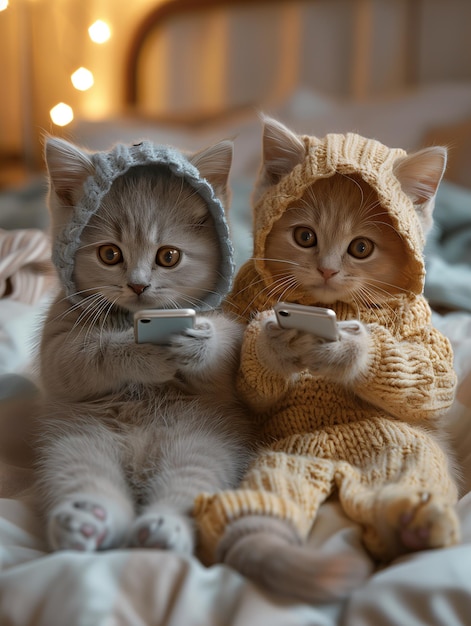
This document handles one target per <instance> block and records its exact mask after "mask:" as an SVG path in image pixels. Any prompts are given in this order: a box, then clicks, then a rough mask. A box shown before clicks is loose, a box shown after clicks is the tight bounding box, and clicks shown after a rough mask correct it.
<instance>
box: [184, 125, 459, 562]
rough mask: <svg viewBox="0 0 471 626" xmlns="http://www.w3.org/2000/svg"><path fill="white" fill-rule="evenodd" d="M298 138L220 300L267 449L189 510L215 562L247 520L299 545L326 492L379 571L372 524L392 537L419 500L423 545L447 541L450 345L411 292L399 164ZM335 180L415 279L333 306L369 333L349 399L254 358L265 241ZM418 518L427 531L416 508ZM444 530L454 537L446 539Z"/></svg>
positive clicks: (387, 156) (381, 552)
mask: <svg viewBox="0 0 471 626" xmlns="http://www.w3.org/2000/svg"><path fill="white" fill-rule="evenodd" d="M303 141H304V143H305V146H306V158H305V160H304V162H303V163H301V164H300V165H298V166H296V167H295V168H294V169H293V171H292V172H291V173H290V174H288V175H286V176H285V177H284V178H283V179H282V180H281V181H280V182H279V183H278V184H277V185H274V186H272V187H270V188H269V189H267V190H266V192H265V193H264V194H263V195H262V197H261V198H260V199H259V201H258V202H257V204H256V206H255V207H254V255H253V256H254V259H256V260H249V261H247V263H246V264H245V265H244V266H243V267H242V268H241V270H240V271H239V273H238V275H237V277H236V280H235V284H234V288H233V290H232V292H231V294H230V295H229V297H228V299H227V308H228V310H230V311H232V312H235V313H236V314H238V315H239V316H241V317H242V318H244V319H245V320H246V321H247V323H248V325H247V330H246V332H245V338H244V344H243V349H242V357H241V367H240V372H239V377H238V381H237V384H238V389H239V392H240V394H241V396H242V397H243V399H244V400H245V401H246V402H247V403H248V405H249V406H250V407H251V409H252V410H253V411H254V413H255V415H256V416H257V419H258V422H259V425H260V428H261V431H262V438H263V440H264V441H265V444H266V445H265V447H264V448H263V450H262V451H261V452H260V454H259V456H258V458H257V459H256V460H255V462H254V463H253V465H252V467H251V469H250V470H249V472H248V474H247V476H246V477H245V479H244V481H243V483H242V485H241V488H240V489H239V490H237V491H232V492H222V493H220V494H215V495H210V494H206V495H202V496H201V497H200V498H199V499H198V501H197V503H196V515H197V518H198V520H199V523H200V526H201V539H202V544H203V546H204V550H205V551H206V552H207V551H209V552H211V551H212V552H213V553H215V552H216V551H217V545H218V543H219V542H220V540H221V537H222V536H223V534H224V530H225V528H226V527H227V525H228V524H231V523H232V522H234V521H236V520H238V519H239V518H241V517H243V516H246V515H251V514H253V515H267V516H274V517H278V518H281V519H284V520H286V521H287V522H288V523H289V524H290V525H291V526H292V527H294V528H295V529H296V531H297V533H298V535H299V537H300V539H301V540H304V539H306V537H307V535H308V533H309V532H310V529H311V527H312V524H313V522H314V520H315V517H316V514H317V511H318V507H319V506H320V505H321V504H322V502H324V501H325V500H326V498H327V497H329V496H330V495H331V494H332V493H333V492H334V491H335V490H336V491H338V494H339V499H340V502H341V505H342V506H343V509H344V511H345V512H346V514H347V515H348V516H349V517H350V518H351V519H353V520H355V521H357V522H359V523H360V524H361V525H362V526H363V529H364V541H365V544H366V545H367V547H368V549H369V550H370V552H371V554H372V555H373V556H374V557H375V558H378V559H381V560H389V559H390V558H393V557H394V556H396V555H397V553H398V552H400V550H401V547H400V546H398V545H397V542H396V541H395V538H393V539H391V538H390V537H387V536H386V535H387V533H386V535H385V534H384V533H382V532H379V529H378V527H379V525H380V524H379V521H380V520H382V518H384V519H386V518H387V519H388V523H389V524H390V526H391V528H394V527H396V531H398V526H399V524H400V519H401V516H402V515H403V514H404V513H408V512H413V511H415V510H416V509H417V510H418V508H419V507H420V502H421V497H422V496H423V494H424V493H429V494H432V499H435V500H434V503H435V502H436V505H435V504H434V505H433V506H435V508H436V509H439V510H440V511H441V513H440V514H438V515H437V517H440V515H442V517H443V519H445V520H447V521H444V522H443V525H441V524H440V523H437V524H436V528H435V527H434V528H433V531H431V540H430V541H431V545H432V546H433V545H436V546H439V545H445V544H446V543H447V542H448V541H449V542H450V543H453V542H455V541H456V540H457V536H458V534H457V531H456V532H455V530H456V528H455V526H456V523H457V520H456V518H455V515H454V512H453V507H454V504H455V502H456V499H457V490H456V486H455V484H454V481H453V479H452V477H451V475H450V471H449V462H448V459H447V457H446V454H445V453H444V452H443V450H442V448H441V447H440V445H439V444H438V443H437V440H436V438H435V437H434V436H433V435H432V434H430V433H431V432H432V431H433V428H434V427H435V425H436V421H437V420H438V419H439V418H440V417H441V416H442V415H443V414H444V413H445V411H446V410H447V408H448V407H449V406H450V405H451V403H452V401H453V397H454V389H455V385H456V376H455V373H454V370H453V354H452V350H451V346H450V342H449V341H448V339H447V338H445V337H444V336H443V335H441V333H440V332H439V331H438V330H436V329H435V328H434V327H433V326H432V322H431V311H430V308H429V305H428V303H427V302H426V300H425V299H424V297H423V295H422V290H423V282H424V273H425V272H424V262H423V257H422V249H423V246H424V236H423V233H422V229H421V226H420V222H419V220H418V218H417V215H416V212H415V208H414V206H413V204H412V201H411V200H410V199H409V197H408V196H407V195H406V194H405V193H404V192H403V190H402V188H401V186H400V183H399V181H398V180H397V178H396V177H395V176H394V173H393V164H394V162H395V161H396V159H398V158H401V157H403V156H405V155H406V153H405V152H404V151H402V150H397V149H389V148H387V147H386V146H383V145H382V144H380V143H379V142H377V141H374V140H369V139H365V138H363V137H360V136H359V135H355V134H347V135H327V137H325V138H324V139H317V138H315V137H303ZM337 172H338V173H342V174H357V175H360V176H361V177H362V178H363V180H365V181H366V182H367V183H368V184H369V185H370V186H371V187H372V188H373V189H374V190H375V191H376V192H377V194H378V196H379V198H380V200H381V203H382V206H383V208H384V209H386V210H387V211H388V213H389V215H390V216H391V219H392V220H393V224H394V226H395V227H396V228H397V230H398V231H399V232H400V233H401V234H402V236H403V238H404V240H405V242H406V245H407V257H406V258H405V260H404V262H405V263H408V264H409V265H410V266H411V267H412V268H413V272H411V274H412V276H413V277H414V278H413V279H412V281H411V284H410V285H408V291H407V292H405V293H403V294H401V295H398V296H391V297H390V298H389V299H388V300H387V301H386V302H384V303H382V305H381V306H379V307H378V308H376V307H371V308H368V307H366V306H363V307H361V306H355V307H353V306H351V305H349V304H347V303H344V302H337V303H335V304H334V305H332V308H333V309H334V310H335V312H336V314H337V318H338V319H339V320H348V319H359V320H360V321H361V322H362V323H363V324H365V325H367V327H368V330H369V333H370V336H371V344H372V346H373V347H372V353H371V355H370V357H371V358H370V364H369V369H368V371H367V372H366V374H365V375H364V376H363V377H362V379H361V380H359V381H358V382H357V383H356V385H355V387H354V389H351V388H346V387H345V386H343V385H340V384H338V383H337V382H335V381H332V380H329V379H327V378H325V377H322V376H318V375H315V374H313V373H311V372H309V371H304V372H302V373H301V374H300V375H299V376H297V377H296V380H295V381H294V380H293V379H291V378H287V377H284V376H283V375H282V374H280V373H276V372H274V371H272V370H270V369H269V368H267V367H265V366H264V365H263V364H262V363H261V362H260V361H259V359H258V341H259V337H260V335H261V329H262V325H263V322H264V320H265V319H266V318H267V316H271V315H272V313H273V312H272V306H273V305H274V304H275V302H276V301H277V297H276V295H271V296H270V295H267V294H272V293H273V290H271V289H270V288H269V286H270V285H271V284H272V281H273V279H272V278H271V276H270V275H269V273H268V272H267V270H266V268H265V263H264V261H263V259H264V258H265V256H266V254H265V242H266V237H267V234H268V233H269V232H270V230H271V228H272V226H273V224H274V223H275V222H276V221H277V220H278V219H279V218H280V217H281V216H282V215H283V213H284V211H285V210H286V209H287V207H288V206H290V205H292V203H293V201H295V200H297V199H299V198H301V196H302V195H303V193H304V191H305V189H306V187H307V186H308V185H311V184H312V183H313V182H315V181H316V180H318V179H320V178H325V177H329V176H332V175H333V174H335V173H337ZM294 300H295V301H296V302H298V303H300V304H308V305H316V304H317V305H320V306H325V305H323V304H322V303H318V302H315V301H313V298H312V296H311V295H310V294H309V293H306V292H301V293H300V292H299V291H298V292H296V296H295V298H294ZM329 306H330V305H329ZM429 429H430V430H429ZM427 506H428V505H427ZM430 506H431V505H430ZM421 510H422V509H421ZM434 511H435V509H434ZM423 513H424V518H425V521H424V522H423V524H424V525H428V521H427V515H426V514H427V507H425V506H424V507H423ZM433 515H434V514H432V513H430V516H431V517H433ZM388 516H389V517H388ZM434 519H436V518H434ZM443 527H447V528H448V530H444V528H443ZM450 529H451V530H450ZM448 532H449V534H450V536H452V537H453V538H452V539H450V538H449V537H448V538H444V535H447V533H448ZM432 535H433V538H432Z"/></svg>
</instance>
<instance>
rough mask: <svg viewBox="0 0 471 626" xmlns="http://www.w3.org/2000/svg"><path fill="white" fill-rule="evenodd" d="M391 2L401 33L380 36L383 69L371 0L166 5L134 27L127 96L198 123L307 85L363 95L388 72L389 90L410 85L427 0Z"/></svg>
mask: <svg viewBox="0 0 471 626" xmlns="http://www.w3.org/2000/svg"><path fill="white" fill-rule="evenodd" d="M381 4H384V3H381ZM389 4H391V3H390V2H389ZM394 5H395V8H394V9H393V16H392V17H391V16H390V15H387V16H386V18H385V19H387V20H389V21H390V22H391V24H392V25H393V28H394V29H395V31H397V32H395V33H394V36H391V37H390V38H389V39H387V40H386V41H382V42H381V46H382V52H381V57H382V58H381V69H380V71H378V68H377V67H376V64H375V55H374V50H373V48H374V46H375V45H376V44H375V20H376V19H377V17H378V10H377V9H378V6H377V5H376V3H375V2H374V0H170V1H165V2H163V3H159V5H158V6H157V7H156V8H155V9H153V10H152V11H151V12H150V13H149V14H148V15H147V16H146V17H145V18H144V19H143V20H142V22H141V23H140V25H139V26H138V28H137V29H136V31H135V33H134V35H133V38H132V41H131V45H130V48H129V54H128V60H127V65H126V75H125V102H126V104H127V106H128V108H129V110H133V111H137V112H138V113H139V114H140V115H144V116H149V117H152V118H158V119H159V120H165V121H170V122H172V121H175V122H190V123H197V122H202V121H207V120H209V119H215V118H217V117H218V116H220V115H227V114H228V112H231V111H234V112H237V111H240V110H243V109H245V108H247V107H251V108H254V107H255V108H260V107H267V106H268V107H270V106H271V105H273V104H275V103H276V102H277V101H280V100H281V99H282V98H283V97H284V96H286V95H287V94H289V93H290V92H292V91H293V90H294V89H296V88H297V87H299V86H300V85H301V86H305V87H313V88H315V89H317V90H319V91H320V92H322V93H328V94H333V95H336V96H345V97H349V98H353V99H355V100H361V99H362V98H365V97H366V96H368V95H370V93H373V92H377V91H379V90H381V89H383V88H385V85H384V84H383V83H384V80H385V79H384V76H387V77H388V80H389V83H391V81H392V84H388V85H387V88H388V89H391V87H393V88H395V87H397V86H398V85H400V86H401V87H403V86H404V85H409V84H412V83H414V82H415V80H416V74H417V72H416V64H417V58H418V52H417V32H418V20H419V19H420V16H419V5H420V2H419V1H418V0H402V1H401V2H399V3H397V4H396V3H394ZM390 8H391V7H390ZM383 9H384V7H383ZM383 18H384V16H383ZM398 33H399V34H400V36H399V35H398ZM376 43H377V42H376ZM388 68H392V69H390V71H388Z"/></svg>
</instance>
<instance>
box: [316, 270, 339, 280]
mask: <svg viewBox="0 0 471 626" xmlns="http://www.w3.org/2000/svg"><path fill="white" fill-rule="evenodd" d="M317 271H318V272H319V274H321V275H322V277H323V278H324V279H325V280H329V278H332V276H335V274H338V270H331V269H329V268H328V267H318V268H317Z"/></svg>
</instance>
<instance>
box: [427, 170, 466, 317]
mask: <svg viewBox="0 0 471 626" xmlns="http://www.w3.org/2000/svg"><path fill="white" fill-rule="evenodd" d="M433 217H434V227H433V229H432V231H431V232H430V234H429V236H428V238H427V245H426V247H425V262H426V270H427V274H426V277H425V290H424V293H425V296H426V298H427V299H428V301H429V302H430V305H431V306H432V307H433V308H434V309H436V310H445V311H446V310H456V309H461V310H465V311H471V191H470V190H469V189H465V188H464V187H460V186H458V185H454V184H453V183H450V182H448V181H443V182H442V184H441V185H440V188H439V190H438V193H437V199H436V204H435V211H434V214H433Z"/></svg>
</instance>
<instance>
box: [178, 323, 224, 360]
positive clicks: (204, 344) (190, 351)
mask: <svg viewBox="0 0 471 626" xmlns="http://www.w3.org/2000/svg"><path fill="white" fill-rule="evenodd" d="M213 339H215V332H214V327H213V324H212V323H211V321H210V320H209V319H207V318H205V317H198V318H197V321H196V323H195V326H194V328H188V329H186V330H184V331H183V332H182V333H180V334H178V335H175V336H174V337H172V341H171V347H170V350H171V353H172V355H173V357H174V359H175V361H176V362H177V363H178V364H179V365H183V366H188V365H196V364H198V363H200V362H201V361H203V360H204V359H205V357H206V355H207V353H208V351H209V350H210V349H211V347H210V346H211V343H212V340H213Z"/></svg>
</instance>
